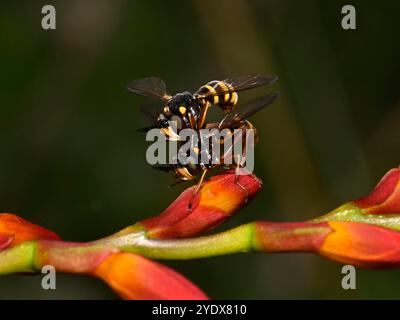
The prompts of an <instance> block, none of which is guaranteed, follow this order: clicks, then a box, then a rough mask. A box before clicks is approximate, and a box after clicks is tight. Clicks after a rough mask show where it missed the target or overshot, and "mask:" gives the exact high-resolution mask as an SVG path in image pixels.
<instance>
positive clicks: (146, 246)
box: [96, 223, 257, 260]
mask: <svg viewBox="0 0 400 320" xmlns="http://www.w3.org/2000/svg"><path fill="white" fill-rule="evenodd" d="M254 228H255V225H254V223H249V224H245V225H241V226H239V227H236V228H234V229H231V230H228V231H225V232H221V233H218V234H215V235H210V236H203V237H197V238H189V239H177V240H158V239H148V238H146V236H145V233H144V232H139V233H132V234H126V235H122V236H119V237H115V238H107V239H103V240H99V241H96V243H97V244H99V243H102V244H105V245H107V246H111V247H118V248H119V249H120V250H122V251H125V252H134V253H139V254H142V255H144V256H146V257H149V258H153V259H173V260H181V259H197V258H204V257H212V256H217V255H226V254H231V253H237V252H248V251H252V250H256V249H257V248H256V244H255V239H254V237H253V234H254Z"/></svg>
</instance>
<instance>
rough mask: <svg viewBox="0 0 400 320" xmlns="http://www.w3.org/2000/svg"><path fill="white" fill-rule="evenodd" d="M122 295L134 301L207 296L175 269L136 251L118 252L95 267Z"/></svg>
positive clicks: (97, 273)
mask: <svg viewBox="0 0 400 320" xmlns="http://www.w3.org/2000/svg"><path fill="white" fill-rule="evenodd" d="M94 275H95V276H97V277H99V278H101V279H103V280H104V281H105V282H106V283H107V284H108V285H109V286H110V287H111V288H112V289H113V290H114V291H115V292H116V293H117V294H118V295H119V296H120V297H122V298H123V299H130V300H167V299H169V300H172V299H177V300H178V299H179V300H199V299H208V298H207V296H206V295H205V294H204V293H203V292H202V291H201V290H200V289H199V288H198V287H196V286H195V285H194V284H192V283H191V282H190V281H189V280H187V279H186V278H184V277H183V276H182V275H180V274H179V273H177V272H175V271H173V270H172V269H170V268H168V267H166V266H163V265H161V264H159V263H157V262H154V261H151V260H148V259H146V258H144V257H142V256H139V255H136V254H133V253H114V254H111V255H110V256H108V257H107V258H106V259H105V260H104V261H103V262H102V263H101V264H100V265H99V266H98V267H97V268H96V270H95V272H94Z"/></svg>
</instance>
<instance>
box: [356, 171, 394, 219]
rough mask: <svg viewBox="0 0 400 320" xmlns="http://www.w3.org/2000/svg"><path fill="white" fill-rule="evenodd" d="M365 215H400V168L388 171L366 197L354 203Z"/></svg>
mask: <svg viewBox="0 0 400 320" xmlns="http://www.w3.org/2000/svg"><path fill="white" fill-rule="evenodd" d="M354 203H355V204H356V205H357V206H359V207H360V208H362V209H364V210H365V213H370V214H395V213H400V168H395V169H392V170H390V171H389V172H388V173H387V174H386V175H385V176H384V177H383V178H382V180H381V181H380V182H379V183H378V185H377V186H376V187H375V189H374V191H372V193H371V194H369V195H368V196H366V197H363V198H361V199H358V200H356V201H354Z"/></svg>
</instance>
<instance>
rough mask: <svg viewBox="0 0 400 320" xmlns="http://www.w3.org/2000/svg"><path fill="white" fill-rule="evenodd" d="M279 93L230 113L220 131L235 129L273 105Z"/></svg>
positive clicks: (222, 121)
mask: <svg viewBox="0 0 400 320" xmlns="http://www.w3.org/2000/svg"><path fill="white" fill-rule="evenodd" d="M278 97H279V93H270V94H268V95H266V96H263V97H261V98H258V99H254V100H252V101H250V102H248V103H246V104H245V105H244V106H243V107H239V108H237V109H236V110H235V111H234V112H231V113H228V114H227V115H226V116H225V117H224V118H223V119H222V120H221V121H220V122H219V124H218V126H217V127H218V129H219V130H222V129H225V128H235V127H237V126H238V125H239V124H240V122H241V121H243V120H245V119H247V118H248V117H250V116H252V115H253V114H255V113H256V112H258V111H260V110H262V109H264V108H265V107H267V106H269V105H271V104H272V103H273V102H274V101H275V100H276V99H277V98H278Z"/></svg>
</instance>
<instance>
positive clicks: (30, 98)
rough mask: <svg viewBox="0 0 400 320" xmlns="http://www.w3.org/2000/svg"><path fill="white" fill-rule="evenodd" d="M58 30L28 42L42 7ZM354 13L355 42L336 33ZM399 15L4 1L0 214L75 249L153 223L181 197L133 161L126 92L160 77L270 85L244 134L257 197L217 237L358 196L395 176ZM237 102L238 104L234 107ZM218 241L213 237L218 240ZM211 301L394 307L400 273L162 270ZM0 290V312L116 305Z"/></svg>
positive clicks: (337, 8)
mask: <svg viewBox="0 0 400 320" xmlns="http://www.w3.org/2000/svg"><path fill="white" fill-rule="evenodd" d="M44 4H53V5H55V7H56V9H57V30H55V31H44V30H42V29H41V18H42V15H41V7H42V5H44ZM344 4H353V5H354V6H355V7H356V10H357V30H355V31H354V30H353V31H345V30H343V29H342V28H341V26H340V21H341V18H342V15H341V7H342V6H343V5H344ZM399 12H400V3H399V2H398V1H368V2H367V1H361V0H360V1H350V2H348V1H346V2H342V1H333V0H328V1H326V0H321V1H316V0H314V1H313V0H309V1H308V0H307V1H298V0H292V1H282V0H274V1H262V0H259V1H244V0H234V1H228V0H226V1H204V0H203V1H200V0H199V1H126V0H125V1H124V0H118V1H115V0H114V1H112V0H109V1H105V0H104V1H103V0H102V1H87V0H81V1H46V2H44V1H25V2H24V1H2V2H1V4H0V48H1V49H0V67H1V69H0V70H1V71H0V79H1V85H0V93H1V94H0V99H1V100H0V101H1V102H0V104H1V107H0V148H1V149H0V150H1V154H0V211H3V212H13V213H17V214H19V215H21V216H22V217H24V218H26V219H28V220H30V221H32V222H35V223H37V224H39V225H42V226H45V227H47V228H49V229H51V230H54V231H55V232H57V233H58V234H60V235H61V236H62V237H63V238H65V239H68V240H76V241H87V240H92V239H96V238H100V237H102V236H105V235H108V234H110V233H112V232H115V231H117V230H118V229H121V228H123V227H125V226H127V225H129V224H131V223H133V222H134V221H136V220H139V219H142V218H145V217H150V216H151V215H154V214H156V213H158V212H160V211H161V210H162V209H163V208H165V207H166V206H167V205H168V203H169V202H171V201H172V200H173V199H174V198H175V197H176V196H177V195H178V194H179V192H180V191H181V190H182V186H180V187H177V188H173V189H168V188H167V186H168V184H169V183H170V182H171V181H172V178H171V177H170V176H168V175H166V174H163V173H161V172H157V171H154V170H152V169H151V168H150V166H149V165H148V164H147V163H146V160H145V150H146V143H145V141H144V136H143V135H140V134H139V133H137V132H136V131H135V129H137V128H140V127H142V126H144V125H146V124H147V123H144V122H143V121H144V120H143V118H142V117H141V116H140V114H139V105H140V104H141V103H143V102H144V101H145V99H143V98H140V97H137V96H134V95H131V94H129V93H128V92H126V91H125V90H124V86H125V84H126V83H127V82H128V81H129V80H132V79H136V78H140V77H145V76H149V75H158V76H160V77H162V78H164V79H165V80H166V82H167V85H168V88H169V89H170V91H171V93H174V92H177V91H183V90H194V89H196V88H197V87H199V86H200V85H201V84H203V83H204V82H207V81H209V80H212V79H215V78H221V77H225V76H234V75H240V74H248V73H263V74H276V75H279V76H280V81H279V83H277V84H274V85H273V87H271V88H262V89H257V90H253V91H252V92H248V93H245V94H243V95H241V97H242V98H243V100H245V99H247V98H251V97H254V96H256V95H259V94H262V93H263V92H265V91H272V90H274V91H277V90H279V91H281V92H282V97H281V99H280V100H279V101H278V102H277V103H275V104H274V106H273V107H271V108H270V109H269V110H264V111H262V112H261V113H259V114H257V115H256V116H255V117H254V118H253V120H254V123H255V125H256V126H257V128H258V129H259V133H260V144H259V145H258V147H257V148H256V160H255V161H256V162H255V165H256V173H257V175H258V176H260V177H261V178H262V179H263V181H264V186H263V190H262V191H261V193H260V194H259V195H258V196H257V197H256V199H255V200H254V201H253V202H252V203H251V204H250V205H249V206H248V207H246V208H245V209H244V210H243V211H242V212H241V213H240V215H238V216H237V217H236V218H235V219H233V220H232V221H230V222H229V223H228V224H227V225H225V226H224V228H227V227H229V226H234V225H238V224H240V223H244V222H248V221H252V220H255V219H270V220H279V221H300V220H305V219H309V218H312V217H316V216H318V215H321V214H323V213H326V212H327V211H329V210H330V209H333V208H335V207H336V206H338V205H339V204H341V203H343V202H344V201H347V200H349V199H354V198H356V197H359V196H361V195H364V194H366V193H367V192H369V191H370V190H371V188H373V186H374V185H375V183H376V182H377V181H378V180H379V178H380V177H381V176H382V175H383V174H384V173H385V172H386V171H387V170H389V169H390V168H392V167H394V166H397V165H398V164H399V163H400V147H399V141H400V130H399V129H398V128H399V121H400V100H399V96H400V94H399V83H400V81H399V74H400V59H399V58H400V41H399V31H400V20H399V18H398V17H399ZM243 100H242V101H243ZM221 229H222V228H219V229H218V230H221ZM166 263H167V264H168V265H171V266H173V267H174V268H176V269H177V270H179V271H180V272H182V273H183V274H184V275H186V276H187V277H189V278H190V279H192V280H193V281H194V282H196V283H197V284H198V285H199V286H200V287H201V288H202V289H204V290H205V291H206V292H207V293H208V294H209V295H210V296H211V297H213V298H226V299H229V298H245V299H252V298H255V299H271V298H295V299H297V298H307V299H308V298H311V299H316V298H321V299H330V298H343V299H354V298H399V297H400V290H399V285H400V273H399V271H396V270H394V271H363V270H358V271H357V290H354V291H345V290H342V289H341V278H342V275H341V266H340V265H339V264H336V263H333V262H330V261H326V260H323V259H322V258H319V257H316V256H312V255H308V254H282V255H270V254H238V255H234V256H227V257H216V258H210V259H203V260H197V261H196V260H195V261H187V262H186V261H181V262H166ZM40 280H41V277H39V276H26V277H25V276H8V277H2V278H0V298H3V299H7V298H46V299H54V298H68V299H72V298H94V299H96V298H114V297H115V296H114V295H113V293H112V292H111V291H110V290H109V289H108V288H107V286H106V285H105V284H103V283H101V282H100V281H98V280H96V279H89V278H85V277H77V276H72V275H59V276H58V278H57V281H58V282H57V290H55V291H44V290H42V289H41V287H40Z"/></svg>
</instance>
